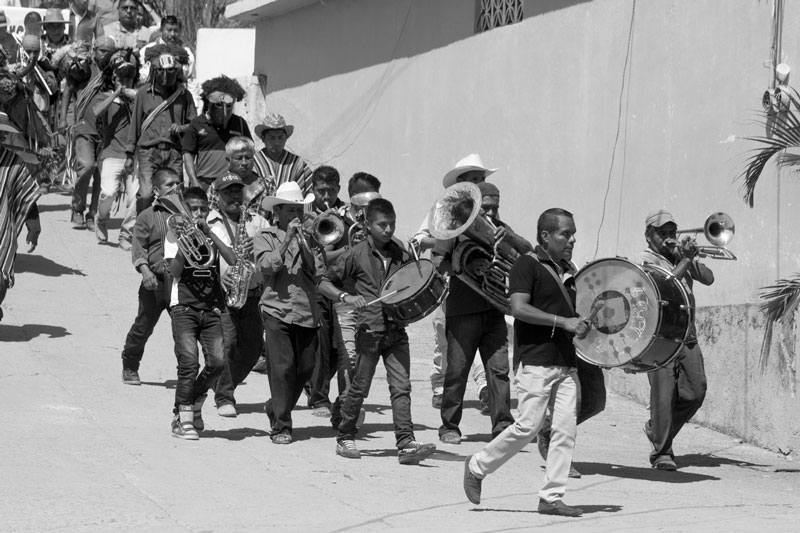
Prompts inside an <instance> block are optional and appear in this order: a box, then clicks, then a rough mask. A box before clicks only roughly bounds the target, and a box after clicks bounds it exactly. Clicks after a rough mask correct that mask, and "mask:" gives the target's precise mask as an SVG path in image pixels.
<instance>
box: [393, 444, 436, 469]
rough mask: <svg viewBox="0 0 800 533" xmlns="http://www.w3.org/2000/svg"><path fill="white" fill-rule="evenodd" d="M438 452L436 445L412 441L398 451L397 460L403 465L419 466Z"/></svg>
mask: <svg viewBox="0 0 800 533" xmlns="http://www.w3.org/2000/svg"><path fill="white" fill-rule="evenodd" d="M435 451H436V445H435V444H422V443H421V442H417V441H415V440H412V441H411V442H409V443H408V444H406V445H405V446H403V447H402V448H400V450H399V451H398V454H397V460H398V461H399V462H400V464H401V465H418V464H419V463H420V461H423V460H425V459H426V458H428V457H430V456H431V454H433V452H435Z"/></svg>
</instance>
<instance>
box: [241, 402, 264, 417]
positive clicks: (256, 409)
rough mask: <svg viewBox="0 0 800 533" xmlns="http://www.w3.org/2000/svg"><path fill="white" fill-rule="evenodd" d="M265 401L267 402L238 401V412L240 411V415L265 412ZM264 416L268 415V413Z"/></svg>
mask: <svg viewBox="0 0 800 533" xmlns="http://www.w3.org/2000/svg"><path fill="white" fill-rule="evenodd" d="M264 403H265V402H258V403H237V404H236V412H237V413H239V414H240V415H243V414H250V413H264ZM264 416H266V414H265V415H264Z"/></svg>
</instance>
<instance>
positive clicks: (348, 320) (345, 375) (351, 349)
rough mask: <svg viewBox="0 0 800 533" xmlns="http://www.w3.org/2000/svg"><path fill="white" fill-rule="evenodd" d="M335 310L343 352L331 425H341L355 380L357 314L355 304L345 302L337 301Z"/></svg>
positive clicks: (339, 364)
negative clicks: (342, 415) (350, 389)
mask: <svg viewBox="0 0 800 533" xmlns="http://www.w3.org/2000/svg"><path fill="white" fill-rule="evenodd" d="M333 308H334V311H336V318H337V321H338V325H339V333H340V335H341V344H340V348H341V352H340V353H339V361H338V363H337V381H338V385H339V396H338V398H337V402H338V403H336V402H334V406H333V407H332V409H331V426H333V427H334V428H338V427H339V423H341V421H342V417H341V409H342V406H343V405H344V400H345V398H346V397H347V390H348V389H349V388H350V384H351V383H352V381H353V371H354V369H355V366H356V337H355V335H356V315H355V313H351V312H350V311H352V310H353V306H352V305H349V304H343V303H338V302H337V303H335V304H334V306H333Z"/></svg>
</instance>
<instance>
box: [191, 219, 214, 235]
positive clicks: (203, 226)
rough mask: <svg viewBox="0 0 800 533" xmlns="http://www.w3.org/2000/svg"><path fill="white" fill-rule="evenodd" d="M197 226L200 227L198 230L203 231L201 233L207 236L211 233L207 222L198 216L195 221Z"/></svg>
mask: <svg viewBox="0 0 800 533" xmlns="http://www.w3.org/2000/svg"><path fill="white" fill-rule="evenodd" d="M194 222H195V224H197V227H198V228H200V231H202V232H203V235H205V236H206V237H208V236H209V235H210V234H211V228H210V227H209V226H208V222H206V220H205V219H204V218H198V219H196V220H195V221H194Z"/></svg>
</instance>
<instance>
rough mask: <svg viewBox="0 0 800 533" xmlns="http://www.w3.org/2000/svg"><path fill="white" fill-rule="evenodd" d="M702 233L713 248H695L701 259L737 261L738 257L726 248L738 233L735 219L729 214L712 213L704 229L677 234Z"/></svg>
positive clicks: (681, 231) (683, 231) (692, 229)
mask: <svg viewBox="0 0 800 533" xmlns="http://www.w3.org/2000/svg"><path fill="white" fill-rule="evenodd" d="M701 231H702V232H703V235H704V236H705V238H706V240H707V241H708V242H710V243H711V246H695V249H696V250H697V253H698V255H699V256H700V257H708V258H709V259H721V260H725V261H736V255H735V254H734V253H733V252H731V251H730V250H728V248H726V246H727V245H728V243H729V242H731V240H732V239H733V235H734V233H735V232H736V226H735V225H734V223H733V218H731V216H730V215H729V214H727V213H722V212H717V213H711V215H709V217H708V218H707V219H706V221H705V224H703V227H702V228H691V229H682V230H679V231H677V232H676V233H677V234H678V235H680V234H681V233H692V234H694V235H697V234H698V233H700V232H701Z"/></svg>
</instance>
